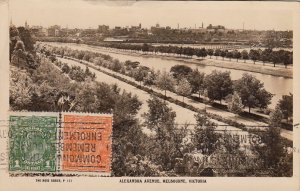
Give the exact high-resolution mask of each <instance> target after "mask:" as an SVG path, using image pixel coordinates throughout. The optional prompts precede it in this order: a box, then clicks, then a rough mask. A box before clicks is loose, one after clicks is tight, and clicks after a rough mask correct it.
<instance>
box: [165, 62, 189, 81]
mask: <svg viewBox="0 0 300 191" xmlns="http://www.w3.org/2000/svg"><path fill="white" fill-rule="evenodd" d="M192 71H193V70H192V69H191V68H190V67H189V66H186V65H175V66H172V68H171V69H170V73H171V74H172V75H173V77H174V78H176V79H180V78H186V77H187V76H188V75H189V74H190V73H191V72H192Z"/></svg>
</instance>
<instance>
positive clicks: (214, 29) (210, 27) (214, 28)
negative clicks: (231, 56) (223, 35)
mask: <svg viewBox="0 0 300 191" xmlns="http://www.w3.org/2000/svg"><path fill="white" fill-rule="evenodd" d="M206 29H207V31H208V32H225V27H224V26H222V25H216V26H213V25H212V24H209V25H208V26H207V27H206Z"/></svg>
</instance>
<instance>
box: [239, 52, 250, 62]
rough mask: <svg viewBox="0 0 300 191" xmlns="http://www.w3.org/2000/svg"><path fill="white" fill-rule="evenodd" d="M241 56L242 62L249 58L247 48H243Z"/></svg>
mask: <svg viewBox="0 0 300 191" xmlns="http://www.w3.org/2000/svg"><path fill="white" fill-rule="evenodd" d="M241 56H242V59H243V60H244V62H246V60H247V59H248V58H249V55H248V52H247V50H243V51H242V53H241Z"/></svg>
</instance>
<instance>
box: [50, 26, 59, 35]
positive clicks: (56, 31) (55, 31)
mask: <svg viewBox="0 0 300 191" xmlns="http://www.w3.org/2000/svg"><path fill="white" fill-rule="evenodd" d="M59 31H60V26H59V25H54V26H51V27H49V28H48V36H59Z"/></svg>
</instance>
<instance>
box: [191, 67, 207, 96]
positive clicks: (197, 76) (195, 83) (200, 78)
mask: <svg viewBox="0 0 300 191" xmlns="http://www.w3.org/2000/svg"><path fill="white" fill-rule="evenodd" d="M204 76H205V74H204V73H203V72H200V71H199V70H198V68H196V69H194V70H193V71H192V72H191V73H190V74H189V75H188V77H187V80H188V81H189V83H190V85H191V87H192V93H198V94H199V97H200V95H201V94H202V93H203V91H204Z"/></svg>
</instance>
